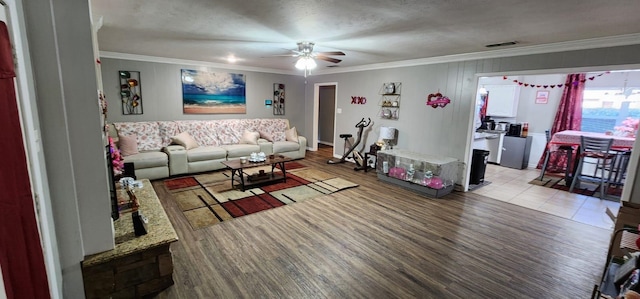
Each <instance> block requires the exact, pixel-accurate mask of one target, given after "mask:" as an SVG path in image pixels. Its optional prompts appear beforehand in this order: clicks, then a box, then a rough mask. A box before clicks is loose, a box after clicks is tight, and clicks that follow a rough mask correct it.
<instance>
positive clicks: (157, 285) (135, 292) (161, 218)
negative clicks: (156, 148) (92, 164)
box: [82, 179, 178, 298]
mask: <svg viewBox="0 0 640 299" xmlns="http://www.w3.org/2000/svg"><path fill="white" fill-rule="evenodd" d="M141 181H142V182H143V187H142V188H141V189H140V188H138V189H136V191H135V194H136V197H137V198H138V201H139V203H140V212H141V213H142V214H143V215H144V216H145V217H147V219H148V223H147V225H146V227H147V234H146V235H142V236H139V237H136V236H135V234H134V230H133V222H132V216H131V213H126V214H123V215H121V216H120V219H118V220H116V221H114V227H115V243H116V247H115V248H114V249H112V250H109V251H105V252H101V253H98V254H94V255H90V256H86V257H85V260H84V261H83V262H82V274H83V278H84V287H85V295H86V297H87V298H140V297H144V296H147V295H152V294H154V293H157V292H160V291H162V290H164V289H166V288H167V287H169V286H171V285H173V277H172V274H173V260H172V257H171V251H170V250H169V246H170V245H171V243H172V242H175V241H177V240H178V235H177V234H176V231H175V230H174V228H173V226H172V225H171V222H170V221H169V218H168V217H167V214H166V213H165V211H164V209H163V208H162V205H161V204H160V200H159V199H158V196H157V195H156V193H155V191H154V190H153V186H152V185H151V182H149V180H147V179H143V180H141ZM121 192H122V191H121Z"/></svg>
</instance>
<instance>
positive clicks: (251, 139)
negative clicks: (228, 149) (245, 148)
mask: <svg viewBox="0 0 640 299" xmlns="http://www.w3.org/2000/svg"><path fill="white" fill-rule="evenodd" d="M258 138H260V133H258V132H251V131H249V130H244V133H243V134H242V138H241V139H240V143H241V144H258Z"/></svg>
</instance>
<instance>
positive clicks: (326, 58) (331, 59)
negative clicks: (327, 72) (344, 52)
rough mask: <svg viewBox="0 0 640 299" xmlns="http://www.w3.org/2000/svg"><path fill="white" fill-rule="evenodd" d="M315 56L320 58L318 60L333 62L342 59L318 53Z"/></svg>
mask: <svg viewBox="0 0 640 299" xmlns="http://www.w3.org/2000/svg"><path fill="white" fill-rule="evenodd" d="M316 58H317V59H320V60H324V61H329V62H333V63H338V62H340V61H342V60H340V59H336V58H333V57H327V56H320V55H318V56H316Z"/></svg>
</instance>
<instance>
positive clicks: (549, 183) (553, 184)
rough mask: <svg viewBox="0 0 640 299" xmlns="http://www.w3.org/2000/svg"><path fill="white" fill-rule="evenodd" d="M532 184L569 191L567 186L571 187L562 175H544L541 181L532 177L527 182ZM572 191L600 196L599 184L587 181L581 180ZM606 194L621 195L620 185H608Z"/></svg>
mask: <svg viewBox="0 0 640 299" xmlns="http://www.w3.org/2000/svg"><path fill="white" fill-rule="evenodd" d="M529 184H532V185H538V186H542V187H548V188H553V189H558V190H562V191H567V192H569V187H571V182H569V184H567V183H566V182H565V179H564V176H563V177H554V176H546V177H545V178H544V179H543V180H542V181H540V180H539V179H538V178H536V179H533V180H531V181H530V182H529ZM573 193H577V194H582V195H587V196H596V197H597V196H600V186H599V185H596V184H592V183H588V182H582V183H581V184H580V188H577V187H576V188H574V189H573ZM605 195H607V196H618V197H619V196H620V195H622V187H621V186H619V187H618V186H610V187H608V188H607V192H606V194H605Z"/></svg>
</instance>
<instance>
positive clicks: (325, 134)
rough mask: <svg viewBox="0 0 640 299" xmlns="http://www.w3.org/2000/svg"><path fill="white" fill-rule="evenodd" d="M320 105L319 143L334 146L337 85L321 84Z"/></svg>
mask: <svg viewBox="0 0 640 299" xmlns="http://www.w3.org/2000/svg"><path fill="white" fill-rule="evenodd" d="M319 92H320V94H319V105H318V143H320V144H324V145H329V146H333V137H334V135H333V134H334V132H335V129H334V123H335V114H336V86H335V85H327V86H320V91H319Z"/></svg>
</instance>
